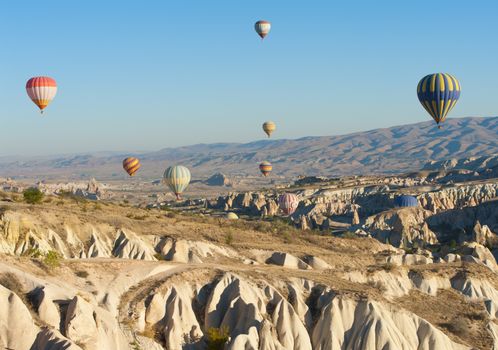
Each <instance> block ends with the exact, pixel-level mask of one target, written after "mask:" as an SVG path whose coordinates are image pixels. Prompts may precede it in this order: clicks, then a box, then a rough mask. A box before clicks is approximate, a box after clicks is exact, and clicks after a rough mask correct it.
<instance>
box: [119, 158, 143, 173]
mask: <svg viewBox="0 0 498 350" xmlns="http://www.w3.org/2000/svg"><path fill="white" fill-rule="evenodd" d="M140 167H141V165H140V161H139V160H138V158H135V157H128V158H125V159H124V160H123V169H124V170H125V171H126V172H127V173H128V175H130V176H133V175H135V173H136V172H137V171H138V169H140Z"/></svg>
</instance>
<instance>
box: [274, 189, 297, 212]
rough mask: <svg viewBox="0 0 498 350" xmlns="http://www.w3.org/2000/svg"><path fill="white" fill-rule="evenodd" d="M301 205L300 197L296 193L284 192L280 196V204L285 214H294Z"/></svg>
mask: <svg viewBox="0 0 498 350" xmlns="http://www.w3.org/2000/svg"><path fill="white" fill-rule="evenodd" d="M298 205H299V198H297V196H296V195H295V194H294V193H284V194H282V195H280V197H278V206H279V207H280V210H282V212H283V213H284V214H285V215H292V214H293V213H294V212H295V211H296V209H297V206H298Z"/></svg>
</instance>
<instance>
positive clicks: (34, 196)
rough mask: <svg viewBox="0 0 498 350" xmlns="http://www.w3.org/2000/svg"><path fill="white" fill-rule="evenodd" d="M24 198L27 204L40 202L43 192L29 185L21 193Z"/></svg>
mask: <svg viewBox="0 0 498 350" xmlns="http://www.w3.org/2000/svg"><path fill="white" fill-rule="evenodd" d="M22 195H23V197H24V200H25V201H26V203H29V204H36V203H40V202H41V201H42V200H43V192H42V191H40V190H39V189H38V188H35V187H30V188H28V189H26V190H24V192H23V193H22Z"/></svg>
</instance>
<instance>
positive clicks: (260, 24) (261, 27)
mask: <svg viewBox="0 0 498 350" xmlns="http://www.w3.org/2000/svg"><path fill="white" fill-rule="evenodd" d="M254 29H255V30H256V33H258V35H259V36H260V37H261V39H264V38H265V36H267V35H268V33H269V32H270V29H271V23H270V22H268V21H263V20H261V21H257V22H256V23H255V24H254Z"/></svg>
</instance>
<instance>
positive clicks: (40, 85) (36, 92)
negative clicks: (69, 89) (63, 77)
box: [26, 77, 57, 113]
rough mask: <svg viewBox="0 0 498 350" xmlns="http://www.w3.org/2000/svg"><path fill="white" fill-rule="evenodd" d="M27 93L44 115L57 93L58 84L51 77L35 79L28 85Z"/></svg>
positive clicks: (29, 81)
mask: <svg viewBox="0 0 498 350" xmlns="http://www.w3.org/2000/svg"><path fill="white" fill-rule="evenodd" d="M26 92H27V93H28V96H29V98H30V99H31V100H32V101H33V102H34V103H35V104H36V105H37V106H38V108H40V112H41V113H43V110H44V109H45V107H47V106H48V104H49V103H50V102H51V101H52V100H53V98H54V97H55V94H56V93H57V83H56V82H55V80H54V79H52V78H50V77H34V78H31V79H29V80H28V82H27V83H26Z"/></svg>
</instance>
